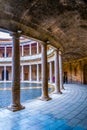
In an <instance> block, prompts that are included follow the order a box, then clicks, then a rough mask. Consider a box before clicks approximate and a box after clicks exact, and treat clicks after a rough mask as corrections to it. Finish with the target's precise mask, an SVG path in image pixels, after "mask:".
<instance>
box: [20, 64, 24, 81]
mask: <svg viewBox="0 0 87 130" xmlns="http://www.w3.org/2000/svg"><path fill="white" fill-rule="evenodd" d="M21 76H22V81H24V66H23V65H22V66H21Z"/></svg>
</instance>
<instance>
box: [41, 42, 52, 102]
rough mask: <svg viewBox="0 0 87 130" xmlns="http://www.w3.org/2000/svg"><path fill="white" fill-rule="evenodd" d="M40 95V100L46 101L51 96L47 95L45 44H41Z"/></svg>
mask: <svg viewBox="0 0 87 130" xmlns="http://www.w3.org/2000/svg"><path fill="white" fill-rule="evenodd" d="M41 60H42V95H41V98H40V99H41V100H43V101H48V100H50V99H51V98H50V97H49V95H48V71H47V45H45V44H43V45H42V58H41Z"/></svg>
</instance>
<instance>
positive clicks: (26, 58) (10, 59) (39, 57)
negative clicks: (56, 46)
mask: <svg viewBox="0 0 87 130" xmlns="http://www.w3.org/2000/svg"><path fill="white" fill-rule="evenodd" d="M53 51H54V50H53V49H50V50H48V51H47V55H50V54H51V53H53ZM36 59H41V53H40V54H35V55H31V56H21V57H20V60H21V61H31V60H36ZM11 61H12V57H6V58H4V57H1V58H0V62H2V63H3V62H7V63H8V62H11Z"/></svg>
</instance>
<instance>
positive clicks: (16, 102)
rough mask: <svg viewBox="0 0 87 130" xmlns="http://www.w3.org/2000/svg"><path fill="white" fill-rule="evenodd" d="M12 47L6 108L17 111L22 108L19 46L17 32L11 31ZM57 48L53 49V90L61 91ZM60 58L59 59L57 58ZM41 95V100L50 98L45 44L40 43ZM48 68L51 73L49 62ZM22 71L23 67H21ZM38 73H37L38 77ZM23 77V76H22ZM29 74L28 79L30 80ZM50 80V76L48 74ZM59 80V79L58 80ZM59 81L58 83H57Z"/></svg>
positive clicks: (60, 66)
mask: <svg viewBox="0 0 87 130" xmlns="http://www.w3.org/2000/svg"><path fill="white" fill-rule="evenodd" d="M12 37H13V47H12V105H11V106H10V107H8V109H10V110H12V111H17V110H21V109H24V107H23V106H22V105H21V104H20V48H19V37H20V35H19V34H18V33H13V34H12ZM59 55H60V53H59V51H58V50H55V92H56V93H62V92H61V88H60V86H61V87H62V85H61V84H62V76H60V74H62V70H60V71H58V70H59V68H60V69H62V64H59V62H60V61H61V55H60V56H59ZM59 59H60V60H59ZM41 61H42V95H41V97H40V99H41V100H44V101H48V100H50V99H51V98H50V97H49V94H48V70H47V45H46V44H42V58H41ZM29 68H30V69H29V71H30V73H31V65H30V67H29ZM50 68H51V69H50V70H51V74H52V64H51V63H50ZM37 70H38V72H39V67H38V66H37ZM22 73H23V68H22ZM38 75H39V73H37V78H38ZM22 78H23V77H22ZM31 79H32V78H31V76H30V80H31ZM50 80H52V77H51V76H50ZM60 80H61V81H60ZM59 81H60V83H61V84H60V83H59Z"/></svg>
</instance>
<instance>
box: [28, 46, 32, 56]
mask: <svg viewBox="0 0 87 130" xmlns="http://www.w3.org/2000/svg"><path fill="white" fill-rule="evenodd" d="M29 48H30V55H32V52H31V51H32V50H31V44H30V46H29Z"/></svg>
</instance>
